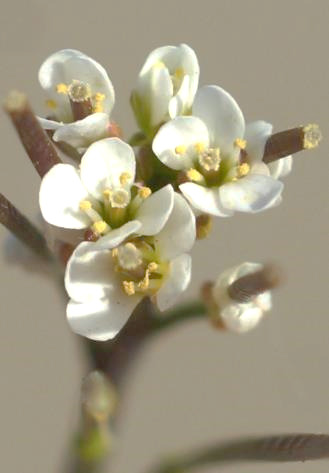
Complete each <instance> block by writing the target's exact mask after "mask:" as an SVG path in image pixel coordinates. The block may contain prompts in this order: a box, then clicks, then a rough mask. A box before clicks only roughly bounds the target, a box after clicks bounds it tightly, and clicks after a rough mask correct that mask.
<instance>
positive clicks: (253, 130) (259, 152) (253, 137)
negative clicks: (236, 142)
mask: <svg viewBox="0 0 329 473" xmlns="http://www.w3.org/2000/svg"><path fill="white" fill-rule="evenodd" d="M272 130H273V126H272V125H271V124H270V123H267V122H264V121H262V120H258V121H255V122H252V123H248V124H247V126H246V133H245V136H244V137H245V140H246V141H247V145H246V152H247V154H248V162H250V163H254V162H260V161H262V160H263V156H264V149H265V145H266V141H267V140H268V138H269V137H270V136H271V135H272Z"/></svg>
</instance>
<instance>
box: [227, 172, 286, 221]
mask: <svg viewBox="0 0 329 473" xmlns="http://www.w3.org/2000/svg"><path fill="white" fill-rule="evenodd" d="M282 189H283V184H282V183H281V182H279V181H276V180H275V179H273V178H271V177H268V176H262V175H258V174H249V175H247V176H246V177H243V178H241V179H239V180H238V181H236V182H231V183H228V184H224V185H223V186H221V187H220V188H219V195H220V199H221V202H222V205H223V206H224V207H225V208H227V209H231V210H238V211H240V212H260V211H261V210H265V209H266V208H268V207H271V206H272V204H273V203H274V202H275V200H276V199H277V198H278V196H279V195H280V194H281V192H282Z"/></svg>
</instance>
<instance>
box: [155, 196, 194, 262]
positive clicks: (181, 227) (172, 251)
mask: <svg viewBox="0 0 329 473" xmlns="http://www.w3.org/2000/svg"><path fill="white" fill-rule="evenodd" d="M195 232H196V231H195V216H194V214H193V212H192V210H191V209H190V207H189V205H188V203H187V202H186V200H185V199H184V198H183V197H182V196H181V195H180V194H178V193H177V192H175V196H174V207H173V210H172V212H171V215H170V217H169V219H168V221H167V223H166V225H165V226H164V228H163V229H162V230H161V232H160V233H159V234H158V235H157V236H156V237H155V241H156V242H157V245H158V246H159V248H160V252H161V256H162V257H163V258H164V259H173V258H175V257H176V256H178V255H180V254H182V253H185V252H187V251H190V249H191V248H192V246H193V244H194V242H195Z"/></svg>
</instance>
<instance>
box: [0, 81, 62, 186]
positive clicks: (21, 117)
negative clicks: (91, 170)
mask: <svg viewBox="0 0 329 473" xmlns="http://www.w3.org/2000/svg"><path fill="white" fill-rule="evenodd" d="M4 107H5V110H6V112H7V113H8V115H9V117H10V118H11V121H12V122H13V125H14V126H15V128H16V130H17V133H18V135H19V137H20V140H21V142H22V144H23V146H24V148H25V150H26V152H27V154H28V156H29V158H30V160H31V161H32V164H33V166H34V167H35V169H36V171H37V172H38V174H39V176H40V177H43V176H44V175H45V174H46V173H47V172H48V171H49V170H50V169H51V168H52V167H53V166H54V165H55V164H58V163H60V162H61V160H60V158H59V156H58V154H57V152H56V149H55V148H54V146H53V144H52V143H51V141H50V139H49V138H48V136H47V135H46V133H45V132H44V130H43V129H42V127H41V125H40V124H39V122H38V119H37V117H36V116H35V114H34V112H33V110H32V108H31V106H30V104H29V102H28V100H27V97H26V95H25V94H23V93H22V92H18V91H14V90H13V91H12V92H10V94H9V95H8V97H7V100H6V102H5V105H4Z"/></svg>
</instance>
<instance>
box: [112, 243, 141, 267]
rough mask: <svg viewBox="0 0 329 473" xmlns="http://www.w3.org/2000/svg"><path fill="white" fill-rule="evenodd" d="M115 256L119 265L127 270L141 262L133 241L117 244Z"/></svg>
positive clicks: (139, 253)
mask: <svg viewBox="0 0 329 473" xmlns="http://www.w3.org/2000/svg"><path fill="white" fill-rule="evenodd" d="M112 257H113V253H112ZM115 257H117V260H118V264H119V266H120V267H121V268H122V269H125V270H127V271H130V270H133V269H136V268H138V266H140V265H141V264H142V262H143V259H142V254H141V252H140V251H139V250H138V248H136V246H135V245H134V244H133V243H126V244H125V245H121V246H119V248H118V252H117V253H116V256H115Z"/></svg>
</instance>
